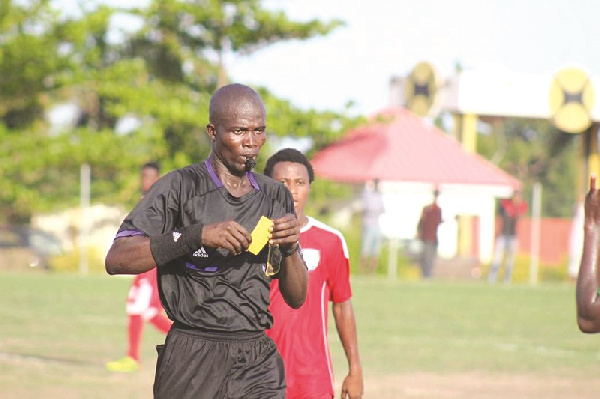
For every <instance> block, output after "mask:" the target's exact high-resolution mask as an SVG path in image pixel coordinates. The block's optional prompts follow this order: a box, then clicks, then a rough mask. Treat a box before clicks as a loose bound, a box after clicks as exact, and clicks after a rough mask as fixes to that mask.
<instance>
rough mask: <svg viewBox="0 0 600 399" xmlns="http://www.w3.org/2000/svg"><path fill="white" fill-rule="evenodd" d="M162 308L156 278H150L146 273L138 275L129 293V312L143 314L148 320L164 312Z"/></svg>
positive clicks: (126, 307)
mask: <svg viewBox="0 0 600 399" xmlns="http://www.w3.org/2000/svg"><path fill="white" fill-rule="evenodd" d="M162 309H163V308H162V304H161V303H160V297H159V296H158V288H157V287H156V280H152V279H151V278H148V277H147V275H146V273H145V274H140V275H137V276H136V278H135V279H134V281H133V284H132V285H131V288H130V289H129V294H128V295H127V303H126V306H125V310H126V312H127V314H128V315H129V316H136V315H139V316H142V317H143V318H144V320H146V321H147V320H150V319H152V318H153V317H154V316H156V315H157V314H158V313H160V312H162Z"/></svg>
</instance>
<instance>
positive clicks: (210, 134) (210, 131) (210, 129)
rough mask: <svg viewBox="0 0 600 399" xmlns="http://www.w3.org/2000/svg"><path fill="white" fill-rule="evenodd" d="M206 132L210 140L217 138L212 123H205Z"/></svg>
mask: <svg viewBox="0 0 600 399" xmlns="http://www.w3.org/2000/svg"><path fill="white" fill-rule="evenodd" d="M206 134H208V137H210V139H211V140H212V141H215V139H216V138H217V133H216V129H215V125H213V124H212V123H209V124H208V125H206Z"/></svg>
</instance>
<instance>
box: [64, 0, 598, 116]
mask: <svg viewBox="0 0 600 399" xmlns="http://www.w3.org/2000/svg"><path fill="white" fill-rule="evenodd" d="M56 1H59V2H60V3H62V4H63V5H64V6H65V7H69V5H70V4H74V3H75V0H56ZM96 2H103V3H107V4H111V5H142V4H145V3H147V0H118V1H117V0H103V1H101V0H96ZM264 4H265V6H267V7H268V8H271V9H280V10H283V11H285V12H286V14H287V15H288V16H289V17H290V18H291V19H295V20H301V21H306V20H310V19H313V18H317V19H320V20H323V21H329V20H333V19H340V20H342V21H345V23H346V24H345V26H343V27H341V28H338V29H336V30H335V31H334V32H332V33H330V34H329V35H327V36H325V37H317V38H313V39H309V40H306V41H286V42H281V43H278V44H275V45H271V46H269V47H266V48H264V49H261V50H259V51H257V52H255V53H254V54H252V55H250V56H233V55H228V56H227V57H226V67H227V69H228V72H229V75H230V76H231V78H232V80H233V81H236V82H240V83H245V84H248V85H253V86H256V85H261V86H265V87H267V88H268V89H270V90H271V91H272V92H273V93H274V94H276V95H278V96H280V97H282V98H286V99H289V100H290V101H291V102H292V103H293V104H295V105H297V106H299V107H300V108H303V109H309V108H314V109H317V110H334V111H343V110H344V107H345V105H346V104H347V103H348V102H350V101H352V102H353V103H354V105H353V107H352V108H351V113H353V114H359V115H370V114H373V113H375V112H377V111H378V110H380V109H382V108H384V107H386V106H387V105H388V104H389V81H390V78H391V77H392V76H406V75H408V74H409V73H410V71H411V69H412V68H413V67H414V66H415V65H416V64H417V63H419V62H421V61H426V62H428V63H430V64H431V65H433V66H434V68H435V69H436V70H437V72H438V74H439V75H440V77H442V78H444V77H448V76H450V75H452V74H453V71H454V69H455V66H456V65H457V64H460V65H461V66H462V67H463V68H464V69H471V70H491V71H493V70H502V69H504V70H506V69H508V70H511V71H515V72H522V73H535V74H538V73H539V74H554V73H556V72H557V71H558V70H559V69H560V68H562V67H565V66H578V67H580V68H582V69H583V70H585V71H586V72H587V73H588V74H589V75H590V76H600V23H598V18H599V17H600V1H597V0H486V1H482V0H453V1H449V0H418V1H415V0H412V1H408V0H369V1H365V0H266V1H264Z"/></svg>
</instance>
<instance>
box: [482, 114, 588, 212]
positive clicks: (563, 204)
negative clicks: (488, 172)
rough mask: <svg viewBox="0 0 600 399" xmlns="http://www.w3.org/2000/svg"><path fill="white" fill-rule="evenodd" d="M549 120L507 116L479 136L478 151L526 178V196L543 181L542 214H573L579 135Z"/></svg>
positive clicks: (523, 178)
mask: <svg viewBox="0 0 600 399" xmlns="http://www.w3.org/2000/svg"><path fill="white" fill-rule="evenodd" d="M578 137H579V136H577V135H573V134H569V133H565V132H561V131H560V130H558V129H556V128H554V127H553V126H552V125H551V124H550V122H549V121H543V120H529V119H519V118H506V119H504V120H502V121H501V120H497V121H495V123H494V124H493V125H492V131H491V133H490V134H487V135H483V134H480V135H479V137H478V148H477V150H478V152H479V153H480V154H481V155H482V156H484V157H485V158H487V159H489V160H491V161H492V162H494V163H496V164H498V166H500V167H501V168H502V169H504V170H505V171H507V172H508V173H510V174H511V175H513V176H515V177H516V178H517V179H519V180H521V181H522V182H523V194H524V198H526V199H528V200H529V199H530V198H531V191H532V187H533V184H534V183H536V182H539V183H541V185H542V187H543V193H542V216H548V217H571V216H572V213H573V204H574V203H575V194H576V193H575V179H574V178H573V176H575V175H576V173H575V171H576V160H577V157H578V154H577V148H578V147H577V138H578Z"/></svg>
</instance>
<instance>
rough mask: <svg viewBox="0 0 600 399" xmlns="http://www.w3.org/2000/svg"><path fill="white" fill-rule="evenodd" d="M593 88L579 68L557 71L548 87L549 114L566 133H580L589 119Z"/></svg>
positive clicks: (587, 125)
mask: <svg viewBox="0 0 600 399" xmlns="http://www.w3.org/2000/svg"><path fill="white" fill-rule="evenodd" d="M593 105H594V88H593V87H592V82H591V81H590V79H589V77H588V76H587V74H586V73H585V72H584V71H582V70H581V69H579V68H564V69H561V70H560V71H558V73H557V74H556V76H555V77H554V80H553V81H552V85H551V87H550V115H551V117H552V121H553V122H554V125H555V126H556V127H557V128H559V129H560V130H562V131H564V132H567V133H581V132H583V131H584V130H586V129H587V128H588V127H589V126H590V124H591V123H592V120H591V110H592V107H593Z"/></svg>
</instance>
